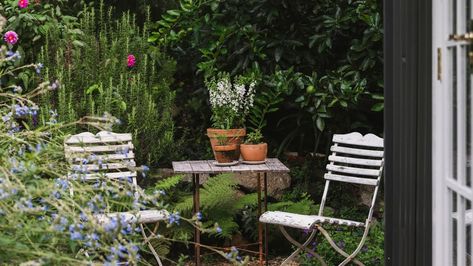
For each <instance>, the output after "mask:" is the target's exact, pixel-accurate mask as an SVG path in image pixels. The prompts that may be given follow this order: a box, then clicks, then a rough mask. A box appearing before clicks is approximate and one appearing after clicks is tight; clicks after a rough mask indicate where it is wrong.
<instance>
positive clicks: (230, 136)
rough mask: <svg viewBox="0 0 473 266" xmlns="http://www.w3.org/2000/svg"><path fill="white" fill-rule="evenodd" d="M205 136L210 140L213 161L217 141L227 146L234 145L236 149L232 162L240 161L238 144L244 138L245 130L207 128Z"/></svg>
mask: <svg viewBox="0 0 473 266" xmlns="http://www.w3.org/2000/svg"><path fill="white" fill-rule="evenodd" d="M207 136H208V137H209V139H210V145H212V151H213V153H214V156H215V159H217V158H216V154H215V146H216V145H218V144H222V143H219V141H223V142H224V143H225V144H226V145H228V144H236V145H237V148H236V151H235V153H234V158H233V160H234V161H237V160H238V159H240V143H242V142H243V139H244V137H245V136H246V129H245V128H235V129H217V128H208V129H207Z"/></svg>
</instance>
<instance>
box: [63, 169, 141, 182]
mask: <svg viewBox="0 0 473 266" xmlns="http://www.w3.org/2000/svg"><path fill="white" fill-rule="evenodd" d="M78 177H79V179H81V178H83V179H85V180H96V179H101V178H109V179H119V178H128V177H136V172H130V171H125V172H116V173H94V174H86V175H81V174H78ZM69 178H71V174H69Z"/></svg>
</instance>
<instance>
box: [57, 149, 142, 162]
mask: <svg viewBox="0 0 473 266" xmlns="http://www.w3.org/2000/svg"><path fill="white" fill-rule="evenodd" d="M90 157H91V154H85V153H69V154H66V158H68V159H71V160H72V162H73V163H74V162H82V161H83V160H84V159H87V160H90V159H91V158H90ZM134 158H135V154H134V153H133V152H132V151H130V152H128V153H127V154H109V155H95V156H93V159H95V161H102V162H108V161H121V160H130V161H133V160H132V159H134Z"/></svg>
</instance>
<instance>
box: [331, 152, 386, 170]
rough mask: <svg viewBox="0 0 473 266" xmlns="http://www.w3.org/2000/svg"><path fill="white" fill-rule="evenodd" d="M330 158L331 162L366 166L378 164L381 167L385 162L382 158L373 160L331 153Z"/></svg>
mask: <svg viewBox="0 0 473 266" xmlns="http://www.w3.org/2000/svg"><path fill="white" fill-rule="evenodd" d="M328 160H329V161H331V162H337V163H345V164H353V165H364V166H376V167H380V166H381V165H382V164H383V161H382V160H371V159H360V158H350V157H343V156H336V155H330V156H329V157H328Z"/></svg>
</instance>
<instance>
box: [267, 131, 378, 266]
mask: <svg viewBox="0 0 473 266" xmlns="http://www.w3.org/2000/svg"><path fill="white" fill-rule="evenodd" d="M330 150H331V155H330V156H329V158H328V160H329V164H328V165H327V167H326V169H327V173H326V174H325V176H324V178H325V188H324V192H323V195H322V201H321V203H320V209H319V212H318V214H317V215H301V214H294V213H288V212H281V211H269V212H265V213H263V215H261V217H260V219H259V220H260V222H262V223H268V224H275V225H278V226H279V229H280V230H281V232H282V234H283V235H284V236H285V237H286V238H287V239H288V240H289V242H291V243H292V244H294V245H295V246H296V247H297V249H296V250H295V251H294V252H293V253H292V254H291V255H290V256H289V257H288V258H287V259H286V260H285V261H284V262H283V263H282V264H281V265H285V264H286V263H288V262H289V261H291V260H292V259H294V258H295V257H296V256H297V255H298V254H299V253H300V252H301V251H305V252H307V253H309V254H312V255H313V256H314V257H315V258H316V259H318V260H319V261H320V262H321V264H322V265H326V263H325V262H324V260H323V259H322V257H321V256H320V255H319V254H317V253H316V252H314V251H313V250H311V249H309V248H308V247H307V246H308V245H309V244H310V243H311V241H312V240H313V239H314V237H316V235H317V232H320V233H322V235H323V236H324V237H325V238H326V239H327V240H328V242H329V244H330V246H332V248H333V249H335V250H336V251H337V252H338V253H339V254H341V255H342V256H343V257H345V259H344V260H343V262H341V263H340V264H339V265H346V264H348V263H349V262H350V261H352V262H354V263H356V264H358V265H363V263H361V262H360V261H358V260H357V259H355V257H356V255H357V254H358V253H359V252H360V250H361V249H362V247H363V245H364V243H365V241H366V237H367V235H368V232H369V228H370V225H371V222H372V216H373V210H374V206H375V202H376V196H377V194H378V188H379V185H380V181H381V176H382V173H383V165H384V159H383V155H384V145H383V139H382V138H380V137H377V136H375V135H373V134H367V135H365V136H363V135H361V134H360V133H357V132H354V133H349V134H345V135H334V136H333V145H332V146H331V148H330ZM334 181H335V182H344V183H351V184H357V185H366V186H371V187H373V195H372V200H371V205H370V209H369V212H368V217H367V218H366V220H365V221H351V220H346V219H340V218H335V217H327V216H324V207H325V203H326V199H327V194H328V191H329V186H330V182H334ZM324 225H340V226H347V227H358V228H364V233H363V236H362V237H361V239H360V242H359V244H358V246H357V248H356V249H355V250H354V251H352V252H351V253H348V252H346V251H344V250H342V249H341V248H340V247H338V246H337V245H336V244H335V242H334V241H333V239H332V238H331V237H330V235H329V233H328V232H327V231H326V230H325V229H324V227H323V226H324ZM285 227H291V228H298V229H304V230H308V231H311V234H310V235H309V237H308V239H307V240H306V241H305V242H304V243H299V242H297V241H296V240H295V239H294V238H292V237H291V236H290V235H289V234H288V233H287V231H286V229H285Z"/></svg>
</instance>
